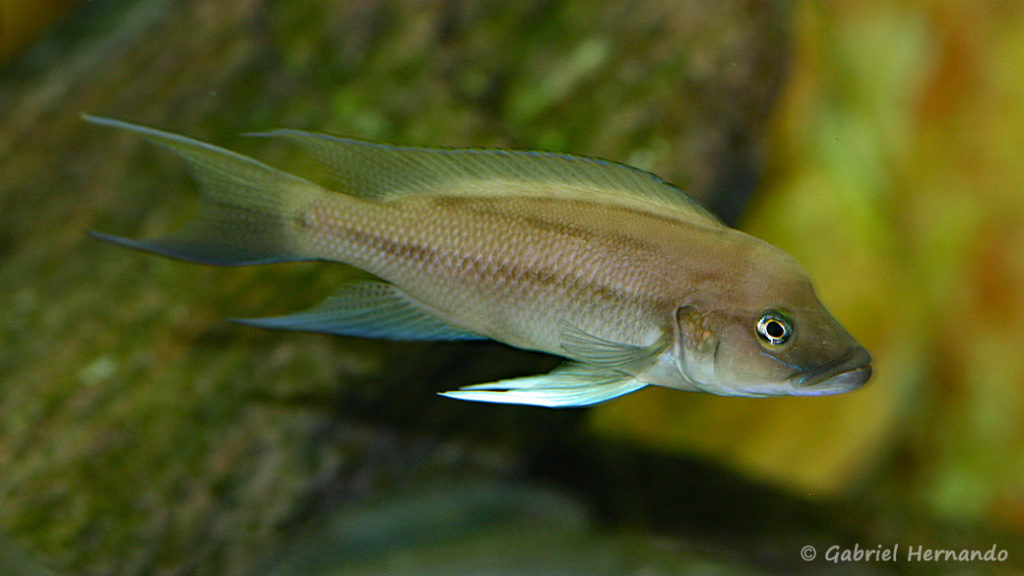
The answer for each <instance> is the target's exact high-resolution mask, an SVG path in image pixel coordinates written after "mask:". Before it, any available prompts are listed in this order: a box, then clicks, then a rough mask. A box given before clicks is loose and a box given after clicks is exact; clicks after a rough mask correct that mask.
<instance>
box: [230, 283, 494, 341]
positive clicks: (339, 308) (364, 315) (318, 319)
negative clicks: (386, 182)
mask: <svg viewBox="0 0 1024 576" xmlns="http://www.w3.org/2000/svg"><path fill="white" fill-rule="evenodd" d="M234 321H235V322H238V323H240V324H245V325H248V326H256V327H259V328H271V329H277V330H297V331H302V332H320V333H324V334H338V335H342V336H355V337H359V338H384V339H389V340H481V339H484V338H485V337H484V336H481V335H479V334H476V333H473V332H470V331H469V330H465V329H463V328H459V327H456V326H453V325H451V324H449V323H448V322H445V321H444V320H443V319H441V318H440V317H438V316H437V314H436V313H434V312H432V311H431V310H429V309H428V308H427V307H426V306H424V305H422V304H420V303H419V302H417V301H415V300H413V299H412V298H411V297H409V296H407V295H406V294H405V293H404V292H402V291H401V290H400V289H399V288H397V287H396V286H394V285H392V284H388V283H386V282H378V281H362V282H353V283H351V284H346V285H344V286H342V287H341V288H340V289H339V290H338V291H337V292H335V293H334V294H333V295H331V297H330V298H328V299H327V300H325V301H324V302H322V303H321V304H319V305H317V306H314V307H313V308H310V309H309V310H304V311H302V312H298V313H295V314H291V315H287V316H273V317H268V318H245V319H236V320H234Z"/></svg>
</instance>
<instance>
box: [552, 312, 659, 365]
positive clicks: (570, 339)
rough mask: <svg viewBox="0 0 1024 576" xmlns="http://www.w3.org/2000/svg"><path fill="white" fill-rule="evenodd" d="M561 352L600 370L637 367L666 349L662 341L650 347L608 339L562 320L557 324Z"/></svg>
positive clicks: (657, 341)
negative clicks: (563, 351)
mask: <svg viewBox="0 0 1024 576" xmlns="http://www.w3.org/2000/svg"><path fill="white" fill-rule="evenodd" d="M558 327H559V335H560V338H561V346H562V349H563V350H565V351H566V353H567V354H569V356H571V357H573V358H576V359H578V360H581V361H583V362H585V363H587V364H591V365H594V366H599V367H601V368H624V367H627V366H629V367H636V366H637V365H639V364H641V363H642V362H644V361H645V360H647V359H649V358H651V357H653V356H654V355H656V354H658V353H659V352H661V351H662V350H664V349H665V346H667V344H666V342H665V341H664V340H662V339H658V340H656V341H655V342H654V343H653V344H651V345H650V346H634V345H632V344H622V343H620V342H613V341H611V340H605V339H604V338H600V337H598V336H594V335H593V334H589V333H587V332H584V331H583V330H581V329H580V328H578V327H576V326H574V325H572V324H570V323H568V322H566V321H564V320H562V321H560V322H559V323H558Z"/></svg>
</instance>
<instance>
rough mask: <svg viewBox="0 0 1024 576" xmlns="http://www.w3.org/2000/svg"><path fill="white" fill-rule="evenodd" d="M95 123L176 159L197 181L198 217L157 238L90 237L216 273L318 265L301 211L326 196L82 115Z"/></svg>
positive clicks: (192, 146) (181, 141)
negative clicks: (251, 267)
mask: <svg viewBox="0 0 1024 576" xmlns="http://www.w3.org/2000/svg"><path fill="white" fill-rule="evenodd" d="M82 118H83V119H84V120H86V121H89V122H92V123H93V124H100V125H102V126H110V127H113V128H120V129H122V130H127V131H129V132H133V133H135V134H138V135H139V136H142V137H143V138H145V139H146V140H149V141H150V142H153V143H155V144H158V145H160V146H162V147H164V148H167V149H168V150H170V151H171V152H174V153H175V154H177V155H178V156H179V157H181V158H182V159H183V160H184V161H185V162H186V163H187V164H188V168H189V171H190V172H191V173H192V175H193V176H195V178H196V179H197V180H198V181H199V183H200V186H201V187H202V194H201V196H200V200H199V207H198V213H197V215H196V217H195V218H194V219H192V220H191V221H189V222H188V223H187V224H185V225H184V226H183V227H182V228H181V229H179V230H178V231H176V232H174V233H173V234H170V235H168V236H163V237H160V238H153V239H147V240H132V239H129V238H122V237H120V236H112V235H109V234H103V233H99V232H90V234H92V235H93V236H95V237H97V238H101V239H103V240H108V241H110V242H114V243H116V244H121V245H123V246H127V247H129V248H137V249H139V250H146V251H149V252H155V253H157V254H162V255H164V256H170V257H172V258H178V259H181V260H188V261H190V262H199V263H203V264H215V265H219V266H243V265H249V264H267V263H271V262H286V261H293V260H312V259H315V258H317V255H316V254H315V253H314V251H313V250H312V249H311V248H310V247H309V246H308V245H307V244H306V242H304V237H305V236H304V234H303V233H302V218H301V214H302V211H303V210H304V208H305V207H306V206H309V204H310V203H311V202H313V201H314V200H315V199H316V198H317V197H318V196H319V195H321V194H324V193H325V190H324V189H323V188H321V187H319V186H317V185H316V184H314V183H312V182H309V181H308V180H304V179H302V178H299V177H297V176H293V175H291V174H288V173H286V172H282V171H280V170H277V169H275V168H271V167H270V166H267V165H266V164H263V163H261V162H257V161H256V160H253V159H252V158H248V157H246V156H242V155H241V154H236V153H234V152H231V151H230V150H225V149H223V148H218V147H216V146H212V145H210V144H205V143H203V142H199V141H197V140H193V139H191V138H186V137H184V136H179V135H177V134H170V133H168V132H162V131H160V130H154V129H152V128H146V127H145V126H139V125H136V124H130V123H128V122H122V121H120V120H112V119H109V118H98V117H96V116H89V115H85V114H83V115H82Z"/></svg>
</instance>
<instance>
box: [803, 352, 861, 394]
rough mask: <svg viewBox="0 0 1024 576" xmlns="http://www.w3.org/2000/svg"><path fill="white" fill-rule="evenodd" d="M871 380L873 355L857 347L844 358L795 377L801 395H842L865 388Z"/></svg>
mask: <svg viewBox="0 0 1024 576" xmlns="http://www.w3.org/2000/svg"><path fill="white" fill-rule="evenodd" d="M868 378H871V354H869V353H868V351H867V350H865V349H864V348H863V347H861V346H856V347H854V348H853V349H852V350H850V351H849V352H848V353H847V354H845V355H844V356H842V357H840V358H838V359H836V360H833V361H831V362H828V363H825V364H822V365H821V366H818V367H816V368H813V369H811V370H810V371H807V372H803V373H801V374H797V375H794V377H793V381H794V388H795V390H796V393H797V394H801V395H808V396H814V395H826V394H842V393H843V392H849V391H851V390H855V389H857V388H860V387H861V386H863V385H864V384H865V383H866V382H867V381H868Z"/></svg>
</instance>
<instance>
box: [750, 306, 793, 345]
mask: <svg viewBox="0 0 1024 576" xmlns="http://www.w3.org/2000/svg"><path fill="white" fill-rule="evenodd" d="M757 335H758V336H759V337H760V338H761V340H762V341H763V342H764V343H766V344H769V345H771V346H781V345H782V344H785V343H786V342H787V341H788V340H789V339H790V337H792V336H793V322H792V321H791V320H790V319H789V316H786V315H785V314H783V313H782V312H779V311H777V310H769V311H768V312H765V313H764V314H762V315H761V318H760V319H758V321H757Z"/></svg>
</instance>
